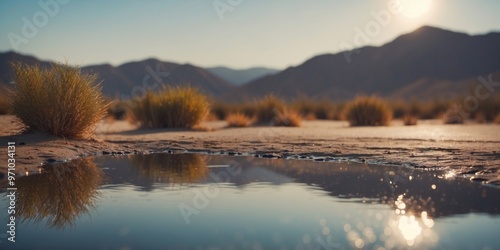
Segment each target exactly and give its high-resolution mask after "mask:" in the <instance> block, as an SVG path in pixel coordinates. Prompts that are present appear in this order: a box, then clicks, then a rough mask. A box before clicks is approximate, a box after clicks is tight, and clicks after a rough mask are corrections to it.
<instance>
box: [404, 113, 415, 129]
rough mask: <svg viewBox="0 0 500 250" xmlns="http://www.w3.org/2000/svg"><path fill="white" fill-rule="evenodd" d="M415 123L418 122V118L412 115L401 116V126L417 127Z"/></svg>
mask: <svg viewBox="0 0 500 250" xmlns="http://www.w3.org/2000/svg"><path fill="white" fill-rule="evenodd" d="M417 122H418V118H417V117H416V116H414V115H411V114H407V115H405V116H403V124H404V125H405V126H413V125H417Z"/></svg>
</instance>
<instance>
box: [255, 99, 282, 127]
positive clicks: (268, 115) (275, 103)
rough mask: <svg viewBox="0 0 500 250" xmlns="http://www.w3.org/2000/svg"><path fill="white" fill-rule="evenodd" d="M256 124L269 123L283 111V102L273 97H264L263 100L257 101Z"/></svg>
mask: <svg viewBox="0 0 500 250" xmlns="http://www.w3.org/2000/svg"><path fill="white" fill-rule="evenodd" d="M256 106H257V114H256V118H257V121H258V122H262V123H271V122H272V121H273V119H274V118H275V116H276V114H277V113H280V112H283V111H284V110H285V102H284V101H283V100H282V99H280V98H278V97H277V96H275V95H266V96H265V97H264V98H262V99H260V100H258V101H257V104H256Z"/></svg>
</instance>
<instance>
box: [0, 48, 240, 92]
mask: <svg viewBox="0 0 500 250" xmlns="http://www.w3.org/2000/svg"><path fill="white" fill-rule="evenodd" d="M10 62H23V63H26V64H29V65H35V64H38V65H41V66H43V67H50V65H51V63H52V62H48V61H40V60H38V59H37V58H35V57H33V56H27V55H21V54H18V53H16V52H12V51H9V52H5V53H0V84H8V83H10V82H11V81H12V79H13V73H12V69H11V67H10ZM81 70H82V72H84V73H91V74H97V75H98V80H99V81H101V82H102V91H103V93H104V94H105V95H106V96H108V97H117V96H120V97H125V98H127V97H132V96H140V95H142V94H143V93H144V91H146V90H157V89H160V88H159V87H160V86H161V85H170V86H178V85H188V84H189V85H190V86H192V87H196V88H199V89H200V90H201V91H202V92H204V93H205V94H208V95H211V96H214V97H216V96H219V95H220V94H222V93H225V92H227V91H228V90H229V89H231V88H233V87H234V86H233V85H232V84H230V83H228V82H227V81H225V80H224V79H222V78H220V77H219V76H216V75H214V74H212V73H210V72H209V71H207V70H205V69H203V68H200V67H197V66H194V65H191V64H176V63H171V62H162V61H160V60H157V59H146V60H143V61H138V62H129V63H125V64H122V65H120V66H118V67H114V66H112V65H110V64H101V65H90V66H85V67H82V68H81Z"/></svg>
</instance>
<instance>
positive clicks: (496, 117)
mask: <svg viewBox="0 0 500 250" xmlns="http://www.w3.org/2000/svg"><path fill="white" fill-rule="evenodd" d="M493 122H494V123H496V124H500V113H499V114H497V115H496V116H495V120H494V121H493Z"/></svg>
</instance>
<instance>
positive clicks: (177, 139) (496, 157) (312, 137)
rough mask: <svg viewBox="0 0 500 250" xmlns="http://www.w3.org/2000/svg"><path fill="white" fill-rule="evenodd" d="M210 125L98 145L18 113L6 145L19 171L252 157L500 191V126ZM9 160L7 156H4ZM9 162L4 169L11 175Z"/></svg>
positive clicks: (123, 134)
mask: <svg viewBox="0 0 500 250" xmlns="http://www.w3.org/2000/svg"><path fill="white" fill-rule="evenodd" d="M225 125H226V124H225V122H206V123H204V124H203V126H204V127H206V128H208V130H209V131H193V130H182V129H138V128H137V127H136V126H134V125H131V124H129V123H127V122H124V121H118V122H114V123H101V124H100V125H99V126H98V128H97V130H96V135H95V137H94V138H93V139H92V140H69V139H61V138H54V137H50V136H46V135H40V134H22V135H19V133H20V132H21V130H22V127H21V126H20V124H19V123H17V122H16V121H15V119H14V118H13V117H11V116H1V117H0V145H5V146H4V147H3V148H5V149H6V145H7V142H8V141H15V142H16V144H17V152H16V153H17V156H16V157H17V168H16V170H17V171H18V172H20V173H25V172H32V171H37V168H38V167H39V166H40V165H41V163H43V162H52V161H61V160H66V159H72V158H76V157H84V156H92V155H101V154H110V155H112V154H134V153H151V152H163V151H168V152H183V151H189V152H204V153H224V154H235V155H238V154H249V155H256V156H259V157H269V158H290V159H311V160H315V161H344V160H351V161H357V162H366V163H372V164H393V165H400V166H405V167H414V168H423V169H439V170H444V171H448V172H449V173H451V174H452V175H455V176H457V177H459V178H461V177H463V178H469V179H471V180H472V181H479V182H482V183H484V184H487V185H493V186H497V187H500V125H495V124H465V125H443V124H440V121H421V122H420V123H419V125H417V126H402V124H401V122H400V121H394V122H393V123H392V124H391V126H387V127H349V126H348V124H347V123H345V122H339V121H305V122H303V124H302V127H299V128H285V127H265V126H262V127H247V128H224V126H225ZM0 162H6V154H1V155H0ZM5 165H6V164H2V165H1V167H0V171H1V172H2V173H6V167H5Z"/></svg>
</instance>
